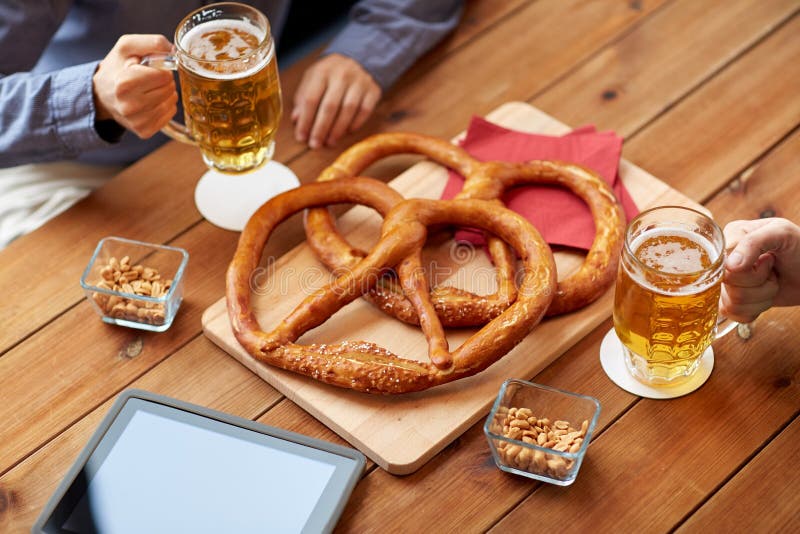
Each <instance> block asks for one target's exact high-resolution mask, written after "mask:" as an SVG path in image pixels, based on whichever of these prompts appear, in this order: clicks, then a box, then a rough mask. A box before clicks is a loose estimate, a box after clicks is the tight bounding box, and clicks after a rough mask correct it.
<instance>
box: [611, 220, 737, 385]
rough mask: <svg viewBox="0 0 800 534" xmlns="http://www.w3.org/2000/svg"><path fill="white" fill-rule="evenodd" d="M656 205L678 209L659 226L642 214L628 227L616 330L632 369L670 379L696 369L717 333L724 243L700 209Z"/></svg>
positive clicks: (654, 380)
mask: <svg viewBox="0 0 800 534" xmlns="http://www.w3.org/2000/svg"><path fill="white" fill-rule="evenodd" d="M657 210H662V211H663V210H673V211H672V212H670V213H669V215H666V216H665V219H666V220H665V221H664V222H662V223H659V224H655V223H653V221H652V220H650V221H648V220H647V219H648V217H652V214H651V213H650V212H644V213H643V214H642V215H643V216H644V219H645V222H644V223H642V224H639V225H637V224H636V221H634V222H633V223H632V226H631V228H629V230H628V232H626V239H625V246H624V247H623V252H622V258H621V261H620V267H619V273H618V276H617V284H616V294H615V298H614V329H615V331H616V333H617V336H618V337H619V339H620V341H621V342H622V344H623V347H624V349H625V350H624V352H625V359H626V364H627V366H628V369H629V370H630V372H631V374H633V376H634V377H636V378H637V379H638V380H640V381H642V382H645V383H648V384H668V383H674V382H675V381H677V380H680V379H681V378H683V377H686V376H689V375H691V374H692V373H693V372H694V371H695V370H696V368H697V365H698V362H699V359H700V357H701V356H702V355H703V353H704V352H705V350H706V349H707V348H708V346H709V345H710V344H711V342H712V341H713V340H714V339H715V336H716V325H717V313H718V307H719V297H720V288H721V283H722V261H723V254H722V251H723V247H724V245H723V239H722V233H721V231H720V230H719V228H718V227H717V226H716V225H715V224H714V223H713V222H712V221H710V219H707V218H706V217H705V216H704V215H702V214H700V213H699V212H694V211H693V210H688V209H685V208H658V209H657ZM657 210H651V211H657ZM674 210H679V211H674ZM661 216H664V214H661ZM686 216H688V217H689V218H691V219H693V220H694V221H693V222H691V223H689V222H688V221H686V220H683V219H681V217H686ZM671 219H676V220H675V222H674V223H671V222H670V220H671Z"/></svg>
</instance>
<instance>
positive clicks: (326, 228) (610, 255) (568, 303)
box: [306, 133, 625, 327]
mask: <svg viewBox="0 0 800 534" xmlns="http://www.w3.org/2000/svg"><path fill="white" fill-rule="evenodd" d="M405 153H412V154H421V155H423V156H426V157H428V158H430V159H431V160H432V161H434V162H436V163H439V164H441V165H444V166H446V167H448V168H450V169H453V170H455V171H457V172H458V173H459V174H461V175H462V176H464V177H465V183H464V188H463V189H462V191H461V192H460V193H459V194H458V195H457V196H456V197H455V198H456V199H483V200H489V201H493V202H495V203H496V204H497V205H498V206H500V205H502V204H501V201H500V198H501V196H502V195H503V193H504V192H505V191H506V190H508V189H510V188H511V187H514V186H518V185H524V184H549V185H558V186H562V187H565V188H567V189H569V190H571V191H572V192H573V193H575V194H576V195H577V196H579V197H580V198H581V199H582V200H583V201H584V202H585V203H586V204H587V205H588V206H589V208H590V210H591V213H592V217H593V219H594V223H595V238H594V241H593V242H592V246H591V248H590V249H589V251H588V252H587V254H586V258H585V260H584V262H583V265H582V266H581V267H580V269H579V270H578V271H576V272H575V273H573V274H571V275H570V276H567V277H564V278H563V279H562V280H560V281H559V283H558V289H557V292H556V295H555V298H554V299H553V302H552V304H551V305H550V308H549V309H548V310H547V315H558V314H562V313H567V312H570V311H573V310H576V309H579V308H582V307H584V306H586V305H587V304H589V303H591V302H593V301H594V300H596V299H597V298H599V297H600V296H601V295H602V294H603V293H605V291H606V290H607V289H608V288H609V287H610V286H611V284H612V283H613V281H614V278H615V276H616V271H617V264H618V261H619V251H620V247H621V246H622V239H623V234H624V231H625V216H624V213H623V211H622V208H621V206H620V204H619V202H618V201H617V198H616V197H615V196H614V193H613V191H612V190H611V188H610V187H609V186H608V184H607V183H606V182H605V181H604V180H603V179H602V178H601V177H600V176H598V175H597V173H595V172H593V171H591V170H589V169H587V168H584V167H582V166H580V165H575V164H571V163H564V162H558V161H545V160H535V161H529V162H525V163H509V162H503V161H487V162H481V161H479V160H477V159H475V158H473V157H472V156H470V155H469V153H467V152H466V151H465V150H463V149H462V148H460V147H458V146H456V145H454V144H452V143H449V142H447V141H445V140H442V139H439V138H436V137H431V136H427V135H422V134H415V133H383V134H377V135H374V136H371V137H368V138H367V139H365V140H363V141H361V142H359V143H356V144H355V145H353V146H351V147H350V148H348V149H347V150H345V151H344V152H343V153H342V154H341V155H340V156H339V157H338V158H337V159H336V160H335V161H334V162H333V163H332V164H331V165H330V166H329V167H327V168H326V169H324V170H323V171H322V173H321V174H320V176H319V177H318V181H319V182H327V181H335V180H340V179H342V178H346V177H352V176H357V175H360V174H361V173H362V172H363V171H364V170H365V169H366V168H367V167H369V166H370V165H372V164H373V163H375V162H376V161H378V160H379V159H382V158H384V157H386V156H389V155H394V154H405ZM379 211H380V210H379ZM381 214H382V215H385V213H383V212H381ZM465 225H466V226H474V225H473V224H471V222H469V221H468V222H467V223H466V224H465ZM306 238H307V242H308V244H309V246H310V247H311V248H312V250H313V251H314V253H315V254H316V256H317V257H318V258H319V259H320V261H322V263H324V264H325V265H326V266H327V267H328V268H329V269H331V270H334V271H337V270H340V269H348V268H352V267H353V266H354V265H356V264H357V263H358V262H359V261H361V260H362V259H363V258H364V257H365V256H366V255H367V253H366V252H364V251H362V250H359V249H357V248H355V247H353V246H351V245H350V244H349V243H348V242H347V241H346V240H345V239H344V237H343V236H342V235H341V234H340V233H339V232H338V231H337V230H336V226H335V223H334V221H333V218H332V216H331V215H330V212H329V211H328V210H327V209H325V208H322V207H320V208H314V209H310V210H308V213H307V216H306ZM487 246H488V248H489V253H490V254H491V257H492V260H493V262H494V264H495V267H496V269H497V271H496V273H497V274H496V279H497V286H498V290H497V292H496V293H494V294H491V295H476V294H474V293H471V292H468V291H464V290H462V289H458V288H454V287H450V286H446V287H435V288H433V289H432V291H431V300H432V302H433V306H434V308H435V310H436V313H437V315H438V316H439V318H440V319H441V321H442V324H443V325H444V326H450V327H461V326H476V325H481V324H485V323H487V322H488V321H490V320H492V319H493V318H495V317H497V316H498V315H499V314H500V313H502V311H503V310H505V309H506V308H507V307H508V306H509V305H510V303H512V302H513V301H514V299H515V298H516V289H517V288H516V286H515V283H514V271H515V265H514V261H515V260H514V257H513V255H512V254H511V253H510V251H509V249H508V247H507V245H506V244H505V243H504V242H503V240H500V239H497V238H496V237H494V236H491V235H488V236H487ZM365 297H366V298H367V299H368V300H370V301H371V302H372V303H373V304H375V305H376V306H378V307H379V308H380V309H381V310H383V311H384V312H386V313H388V314H390V315H392V316H394V317H396V318H398V319H400V320H402V321H404V322H407V323H411V324H418V323H419V319H418V317H417V315H416V313H415V310H414V308H413V306H412V305H411V303H410V302H409V301H408V299H406V298H405V296H404V295H403V292H402V289H401V288H400V287H399V285H398V284H397V283H394V284H393V283H391V282H384V283H382V284H380V285H376V286H375V287H374V288H373V289H372V290H370V291H369V293H368V294H366V295H365Z"/></svg>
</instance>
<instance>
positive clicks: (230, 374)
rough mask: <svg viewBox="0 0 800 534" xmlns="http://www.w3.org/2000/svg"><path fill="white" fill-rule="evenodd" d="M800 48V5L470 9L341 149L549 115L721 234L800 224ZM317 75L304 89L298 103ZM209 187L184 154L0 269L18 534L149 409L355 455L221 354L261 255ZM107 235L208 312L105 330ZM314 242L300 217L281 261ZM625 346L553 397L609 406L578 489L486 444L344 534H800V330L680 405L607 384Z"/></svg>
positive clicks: (295, 162)
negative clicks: (218, 208)
mask: <svg viewBox="0 0 800 534" xmlns="http://www.w3.org/2000/svg"><path fill="white" fill-rule="evenodd" d="M799 36H800V3H798V2H797V0H725V1H717V2H713V1H690V0H686V1H677V0H673V1H665V0H643V1H629V2H621V1H611V0H607V1H599V0H598V1H593V2H584V1H582V0H552V1H546V0H538V1H531V2H526V1H521V0H503V1H501V0H479V1H471V2H467V7H466V11H465V14H464V17H463V20H462V22H461V24H460V26H459V27H458V29H457V31H456V32H455V33H454V34H453V35H452V36H451V37H450V38H448V39H447V40H446V41H444V42H443V43H441V44H440V45H439V46H438V47H437V48H436V49H435V50H434V51H433V52H432V53H430V54H429V55H428V56H426V57H425V58H424V59H423V60H421V61H420V62H419V63H418V64H417V65H416V66H415V67H414V68H413V69H412V70H411V71H410V72H409V73H408V74H407V75H406V76H405V77H404V78H403V79H402V81H401V82H400V83H399V85H398V86H397V87H396V88H395V89H394V90H392V91H391V92H390V93H389V94H387V95H386V97H385V98H384V100H383V101H382V103H381V104H380V107H379V109H378V111H377V113H376V114H375V116H374V118H373V119H372V120H371V121H370V122H369V124H368V125H367V127H366V128H365V129H364V130H362V131H360V132H358V133H357V134H355V135H352V136H351V137H350V138H348V139H346V140H345V142H344V143H343V144H342V146H347V145H349V144H350V143H353V142H355V141H357V140H358V139H360V138H362V137H363V136H366V135H368V134H370V133H374V132H380V131H397V130H408V131H418V132H424V133H427V134H432V135H437V136H440V137H445V138H448V137H451V136H452V135H454V134H455V133H457V132H459V131H461V130H463V129H464V128H465V127H466V124H467V122H468V120H469V118H470V116H471V115H473V114H478V115H483V114H486V113H487V112H488V111H490V110H492V109H494V108H496V107H497V106H499V105H500V104H502V103H503V102H507V101H513V100H520V101H527V102H529V103H531V104H533V105H534V106H536V107H538V108H540V109H542V110H544V111H545V112H547V113H549V114H550V115H552V116H553V117H555V118H557V119H559V120H560V121H562V122H565V123H567V124H572V125H580V124H585V123H594V124H596V125H597V127H598V128H600V129H613V130H615V131H617V132H618V133H620V134H621V135H623V136H625V138H626V143H625V147H624V152H623V155H624V157H625V158H627V159H628V160H630V161H631V162H633V163H635V164H636V165H638V166H640V167H642V168H643V169H645V170H647V171H648V172H650V173H652V174H653V175H655V176H657V177H658V178H660V179H661V180H663V181H665V182H667V183H668V184H669V185H671V186H672V187H674V188H676V189H678V190H679V191H681V192H683V193H684V194H686V195H687V196H688V197H690V198H691V199H693V200H694V201H696V202H699V203H701V204H703V205H705V206H706V207H707V208H709V209H710V210H711V211H712V212H713V213H714V215H715V217H716V219H717V220H718V221H719V222H720V223H722V224H725V223H727V222H729V221H731V220H733V219H737V218H757V217H767V216H773V215H777V216H783V217H787V218H792V219H794V220H797V221H800V188H798V187H797V183H798V176H800V158H799V157H798V154H800V128H798V125H800V61H798V58H800V37H799ZM310 59H311V58H309V59H308V60H307V61H306V62H304V63H301V64H298V65H295V66H293V67H292V68H291V69H288V70H286V71H284V72H283V78H282V82H283V84H284V91H285V94H286V95H292V94H293V91H294V88H295V87H296V86H297V83H298V81H299V77H300V74H301V72H302V68H303V66H304V64H305V63H307V62H308V61H310ZM287 115H288V114H287ZM340 150H341V147H339V148H334V149H323V150H317V151H309V150H307V149H306V148H305V147H303V146H301V145H299V144H297V143H295V142H294V141H293V139H292V135H291V128H290V127H289V123H288V121H287V122H284V125H283V129H282V130H281V132H280V136H279V140H278V151H277V155H276V157H277V159H278V160H280V161H282V162H284V163H286V164H288V165H290V166H291V167H292V169H294V171H295V172H296V173H297V174H298V175H299V176H300V177H301V180H302V181H303V182H309V181H311V180H313V179H314V178H315V177H316V175H317V173H318V172H319V171H320V170H321V169H322V168H324V166H325V165H327V164H328V163H329V162H330V161H332V159H333V158H335V156H336V155H337V154H338V153H339V151H340ZM408 163H409V161H408V160H407V159H405V158H399V159H398V158H395V159H392V160H389V161H388V162H386V163H383V164H380V165H378V166H377V167H378V168H377V169H376V170H375V173H373V174H376V173H377V175H378V176H380V177H381V178H385V179H388V178H390V177H391V176H393V175H394V174H396V172H397V171H398V170H402V169H403V168H405V167H406V166H407V165H408ZM203 170H204V167H203V164H202V162H201V160H200V157H199V155H198V153H197V152H196V151H195V150H193V149H192V148H191V147H186V146H181V145H178V144H168V145H166V146H165V147H163V148H162V149H160V150H158V151H157V152H155V153H154V154H152V155H151V156H150V157H148V158H145V159H144V160H143V161H141V162H139V163H138V164H136V165H134V166H132V167H130V168H128V169H126V170H125V171H124V172H122V173H120V174H119V175H118V176H117V177H116V178H114V179H113V180H112V181H111V182H109V183H108V184H107V185H106V186H105V187H103V188H102V189H100V190H98V191H97V192H96V193H94V194H93V195H91V196H90V197H89V198H87V199H86V200H85V201H83V202H81V203H79V204H78V205H76V206H75V207H74V208H72V209H70V210H68V211H67V212H66V213H64V214H62V215H61V216H59V217H58V218H57V219H55V220H54V221H52V222H50V223H48V224H47V225H46V226H44V227H43V228H41V229H40V230H38V231H36V232H34V233H32V234H30V235H28V236H26V237H24V238H21V239H19V240H18V241H16V242H14V243H13V244H12V245H11V246H9V247H8V248H7V249H6V250H4V251H2V252H0V295H2V306H0V325H2V327H0V421H2V423H0V531H3V532H6V531H8V532H16V531H24V530H27V529H28V528H29V527H30V524H31V523H32V522H33V520H34V519H35V517H36V516H37V515H38V513H39V511H40V509H41V507H42V505H43V504H44V502H45V501H46V500H47V498H48V497H49V496H50V494H51V493H52V492H53V490H54V489H55V487H56V485H57V484H58V482H59V480H60V479H61V477H62V476H63V475H64V473H65V471H66V470H67V468H68V467H69V465H70V464H71V463H72V461H73V460H74V459H75V457H76V455H77V453H78V451H79V450H80V449H81V448H82V447H83V445H84V444H85V442H86V440H87V439H88V437H89V435H90V434H91V433H92V432H93V430H94V428H95V427H96V425H97V424H98V422H99V421H100V419H101V418H102V417H103V415H104V414H105V413H106V411H107V410H108V408H109V406H110V404H111V402H112V401H113V399H114V398H115V397H116V395H117V394H118V393H119V392H120V391H122V390H123V389H125V388H128V387H140V388H144V389H148V390H151V391H155V392H158V393H162V394H166V395H170V396H174V397H178V398H181V399H183V400H187V401H190V402H194V403H198V404H201V405H205V406H208V407H211V408H214V409H218V410H222V411H225V412H229V413H233V414H236V415H239V416H243V417H247V418H251V419H255V420H258V421H261V422H264V423H267V424H271V425H275V426H280V427H283V428H287V429H290V430H294V431H298V432H302V433H304V434H307V435H311V436H315V437H319V438H324V439H327V440H330V441H334V442H342V440H341V439H340V438H339V437H338V436H337V435H336V434H334V433H333V432H331V431H330V430H329V429H327V428H326V427H325V426H323V425H322V424H321V423H319V422H318V421H317V420H316V419H314V418H312V417H311V416H310V415H308V414H307V413H306V412H305V411H303V410H302V409H300V408H298V407H297V406H296V405H294V404H293V403H292V402H291V401H289V400H288V399H286V398H284V397H283V396H282V395H280V394H279V393H278V392H277V391H276V390H274V389H273V388H271V387H270V386H269V385H267V384H266V383H265V382H264V381H263V380H261V379H260V378H259V377H257V376H256V375H255V374H253V373H251V372H250V371H249V370H247V369H246V368H245V367H243V366H242V365H240V364H239V363H238V362H237V361H235V360H234V359H233V358H231V357H230V356H229V355H227V354H226V353H224V352H223V351H222V350H220V349H219V348H218V347H217V346H216V345H214V344H213V343H212V342H211V341H209V340H208V339H207V338H206V337H205V336H203V335H202V332H201V323H200V316H201V314H202V312H203V311H204V310H205V309H206V308H207V307H208V306H209V305H211V304H212V303H214V302H215V301H217V300H218V299H219V298H220V296H221V295H222V294H223V292H224V279H223V273H224V271H225V268H226V266H227V264H228V262H229V260H230V258H231V255H232V253H233V250H234V247H235V244H236V240H237V237H238V235H237V234H235V233H233V232H228V231H224V230H220V229H218V228H215V227H213V226H212V225H210V224H208V223H207V222H205V221H204V220H202V219H201V217H200V216H199V214H198V212H197V211H196V209H195V207H194V203H193V188H194V184H195V182H196V180H197V178H198V177H199V176H200V175H201V174H202V172H203ZM107 235H120V236H125V237H130V238H134V239H141V240H146V241H152V242H158V243H168V244H171V245H176V246H180V247H183V248H185V249H187V250H188V251H189V253H190V255H191V260H190V265H189V270H188V278H187V280H186V294H185V301H184V304H183V306H182V308H181V310H180V312H179V314H178V317H177V319H176V321H175V323H174V324H173V326H172V327H171V329H170V330H168V331H167V332H166V333H163V334H148V333H142V332H139V331H134V330H129V329H125V328H118V327H112V326H109V325H106V324H104V323H102V322H100V321H99V320H98V318H97V317H96V315H95V312H94V311H93V310H92V309H91V308H90V306H89V304H88V303H87V302H86V301H85V300H84V299H83V295H82V292H81V289H80V287H79V285H78V279H79V277H80V274H81V271H82V269H83V267H84V266H85V264H86V262H87V260H88V258H89V256H90V255H91V252H92V250H93V248H94V246H95V244H96V243H97V241H98V240H99V239H100V238H102V237H103V236H107ZM302 239H303V233H302V227H301V224H300V219H299V217H296V218H294V219H293V220H292V222H289V223H288V224H285V225H284V226H283V227H282V228H281V230H280V231H279V232H278V233H277V234H276V235H275V236H274V238H273V239H272V240H271V241H270V244H269V247H268V252H269V253H270V254H276V255H280V254H281V253H283V252H285V251H287V250H289V249H290V248H291V247H292V246H294V245H296V244H297V243H299V242H300V241H301V240H302ZM610 325H611V323H610V319H609V320H608V321H607V322H605V323H604V324H602V325H601V326H600V327H598V328H597V329H596V330H594V331H593V332H591V333H590V334H588V335H586V336H585V337H584V338H583V339H581V340H580V341H579V342H578V343H577V344H575V345H574V346H573V347H572V348H570V349H569V350H568V351H566V352H565V353H564V354H563V355H562V356H561V357H560V358H558V359H557V360H556V361H555V362H554V363H553V364H551V365H550V366H548V367H547V368H546V369H545V370H544V371H542V372H541V373H539V374H538V375H536V376H535V377H530V378H532V379H534V380H535V381H537V382H541V383H545V384H549V385H552V386H555V387H560V388H564V389H567V390H570V391H578V392H581V393H585V394H589V395H593V396H595V397H597V398H598V399H599V400H600V401H601V403H602V406H603V411H602V416H601V419H600V424H599V429H598V433H597V435H596V437H595V438H594V440H593V443H592V444H591V446H590V448H589V451H588V456H587V459H586V461H585V462H584V465H583V467H582V469H581V472H580V475H579V476H578V479H577V481H576V482H575V484H574V485H572V486H570V487H567V488H560V487H555V486H549V485H542V484H539V483H536V482H534V481H531V480H528V479H523V478H519V477H515V476H512V475H507V474H505V473H502V472H500V471H499V470H498V469H497V468H496V467H495V466H494V464H493V462H492V459H491V456H490V453H489V450H488V447H487V444H486V441H485V439H484V437H483V434H482V429H481V424H480V423H478V424H475V425H474V426H472V427H471V428H469V429H468V430H467V431H466V432H465V433H464V434H463V435H462V436H461V437H459V438H457V439H456V440H455V441H454V442H453V443H452V444H451V445H450V446H448V447H447V448H445V449H444V450H443V451H442V452H441V453H439V454H437V455H436V456H435V457H434V458H433V459H431V460H430V461H428V462H427V463H426V464H425V465H424V466H423V467H422V468H421V469H419V470H418V471H416V472H415V473H413V474H411V475H408V476H395V475H391V474H388V473H387V472H385V471H384V470H382V469H380V468H378V467H376V466H375V465H373V464H370V466H369V469H368V471H367V472H366V473H365V475H364V477H363V479H362V480H361V481H360V482H359V484H358V486H357V487H356V490H355V493H354V495H353V496H352V498H351V500H350V503H349V505H348V506H347V508H346V510H345V512H344V515H343V517H342V519H341V521H340V523H339V526H338V530H340V531H342V532H441V531H447V532H450V531H461V532H474V531H487V530H488V531H494V532H530V531H533V530H534V529H535V530H536V531H538V530H540V529H543V528H544V529H548V528H568V529H570V530H571V531H576V532H583V531H589V530H590V529H591V531H598V532H599V531H617V532H666V531H673V530H677V531H697V530H699V529H701V528H709V527H711V528H712V529H713V530H714V531H724V530H730V531H740V532H744V531H746V532H752V531H762V532H776V531H781V532H789V531H798V529H800V512H798V510H800V469H798V465H800V452H799V451H800V449H798V447H797V446H796V443H797V440H800V417H798V415H799V414H800V385H798V384H800V346H798V341H797V332H798V331H800V308H783V309H774V310H770V311H769V312H767V313H765V314H764V315H762V317H760V318H759V319H758V320H757V321H756V323H755V334H754V335H753V336H752V337H751V338H750V339H747V340H744V339H741V338H739V337H737V336H728V337H726V338H725V339H723V340H721V341H719V342H717V343H716V344H715V351H716V356H717V364H716V367H715V369H714V373H713V374H712V376H711V379H710V380H709V381H708V382H707V383H706V385H704V386H703V387H702V388H701V389H700V390H698V391H697V392H695V393H693V394H691V395H689V396H686V397H683V398H680V399H676V400H670V401H654V400H648V399H642V398H638V397H635V396H633V395H630V394H628V393H626V392H625V391H623V390H621V389H619V388H618V387H617V386H615V385H614V384H613V383H612V382H611V381H610V380H609V379H608V378H607V377H606V376H605V374H603V372H602V371H601V369H600V367H599V363H598V357H597V355H598V350H599V345H600V341H601V339H602V336H603V335H604V334H605V332H607V331H608V329H609V327H610Z"/></svg>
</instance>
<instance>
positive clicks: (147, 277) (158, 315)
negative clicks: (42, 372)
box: [92, 256, 520, 430]
mask: <svg viewBox="0 0 800 534" xmlns="http://www.w3.org/2000/svg"><path fill="white" fill-rule="evenodd" d="M172 283H173V281H172V280H171V279H170V280H166V281H162V280H161V275H160V273H159V272H158V270H157V269H154V268H152V267H145V266H143V265H138V264H137V265H131V258H130V256H123V257H122V259H120V260H118V259H117V258H115V257H111V258H109V259H108V262H107V263H106V265H103V266H102V267H101V268H100V279H99V280H98V281H97V283H96V284H95V285H96V286H97V287H99V288H102V289H110V290H112V291H117V292H119V293H126V294H129V295H130V297H127V296H125V297H121V296H117V295H105V294H103V293H99V292H97V293H94V294H92V299H93V300H94V301H95V303H96V304H97V305H98V306H99V307H100V309H101V310H103V313H105V314H106V315H109V316H111V317H114V318H116V319H126V320H129V321H138V322H143V323H148V324H154V325H159V324H164V318H165V313H164V305H163V304H160V303H154V302H142V301H140V300H138V299H137V298H136V297H138V296H146V297H151V296H152V297H161V296H163V295H166V294H167V293H168V292H169V289H170V288H171V287H172ZM517 430H520V429H517Z"/></svg>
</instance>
